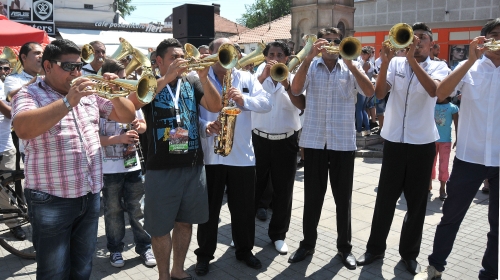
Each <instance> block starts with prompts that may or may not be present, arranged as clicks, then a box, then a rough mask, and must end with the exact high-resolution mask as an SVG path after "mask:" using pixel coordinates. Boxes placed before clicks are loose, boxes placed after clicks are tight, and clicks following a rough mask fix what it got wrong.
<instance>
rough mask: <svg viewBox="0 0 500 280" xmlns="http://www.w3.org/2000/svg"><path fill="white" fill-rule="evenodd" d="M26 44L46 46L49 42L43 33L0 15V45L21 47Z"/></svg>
mask: <svg viewBox="0 0 500 280" xmlns="http://www.w3.org/2000/svg"><path fill="white" fill-rule="evenodd" d="M27 42H38V43H40V44H48V43H50V40H49V36H48V35H47V33H46V32H45V31H43V30H40V29H37V28H33V27H31V26H28V25H24V24H21V23H17V22H15V21H11V20H8V19H7V18H6V17H5V16H2V15H0V45H1V46H22V45H24V43H27Z"/></svg>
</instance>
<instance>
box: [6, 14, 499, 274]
mask: <svg viewBox="0 0 500 280" xmlns="http://www.w3.org/2000/svg"><path fill="white" fill-rule="evenodd" d="M412 29H413V33H414V37H413V41H412V42H411V43H410V44H409V45H408V47H407V48H406V49H404V50H395V49H393V48H391V47H390V46H387V45H384V46H383V47H382V50H381V51H380V54H379V57H378V59H377V60H374V59H373V58H374V54H375V49H374V48H373V47H370V46H365V47H363V48H362V50H361V55H360V56H359V58H358V59H354V60H350V59H343V58H342V56H341V55H339V53H335V52H333V53H332V52H330V51H328V50H327V49H326V48H324V46H325V45H334V46H338V45H339V44H340V42H341V41H342V40H343V39H344V34H342V32H341V31H340V30H339V29H337V28H334V27H330V28H323V29H321V30H319V32H318V34H317V38H318V39H317V40H316V41H315V42H314V43H313V44H312V45H311V46H310V51H309V52H308V53H306V54H305V55H304V57H302V58H301V65H300V67H299V68H298V70H297V71H296V72H293V73H290V74H288V77H287V78H286V79H283V80H280V81H277V80H276V78H274V76H273V75H272V71H271V70H272V69H273V66H275V65H277V64H278V63H287V61H290V59H291V58H292V57H293V56H292V54H294V52H293V49H291V48H290V44H287V42H282V41H275V42H271V43H268V44H267V45H266V47H265V49H264V50H263V55H264V57H265V61H264V62H263V63H262V64H261V65H260V66H258V67H256V68H255V69H254V68H253V65H251V66H249V67H245V68H244V69H242V70H237V69H235V68H229V69H227V67H226V68H225V67H224V66H225V65H222V64H221V63H215V64H213V65H211V66H208V67H205V68H203V69H201V68H200V69H199V70H196V71H193V72H191V73H186V69H187V68H188V61H187V60H186V59H185V55H186V53H185V50H184V49H183V46H182V45H181V44H180V42H179V41H178V40H176V39H173V38H172V39H165V40H163V41H162V42H161V43H160V44H159V45H158V46H157V47H156V49H155V51H154V52H153V53H152V54H151V55H150V60H151V65H152V68H151V69H141V70H137V71H135V73H134V74H132V75H130V76H129V77H127V75H126V73H125V67H126V66H127V64H128V62H129V61H128V60H127V58H123V59H122V60H115V59H113V58H111V57H108V56H106V46H105V45H104V44H103V43H101V42H99V41H93V42H91V43H90V45H91V46H92V48H93V50H94V54H95V55H94V59H93V61H91V62H90V63H88V64H86V65H84V64H83V63H82V58H81V49H80V48H79V47H78V46H77V45H76V44H74V43H73V42H72V41H70V40H66V39H57V40H54V41H52V42H51V43H50V44H49V45H47V46H46V47H45V49H42V47H41V46H40V44H38V43H34V42H28V43H26V44H25V45H23V46H22V47H21V49H20V52H19V60H20V61H21V63H22V66H23V70H22V72H20V73H10V71H11V67H12V65H10V63H9V61H8V60H0V77H1V81H2V82H1V83H0V86H1V87H3V89H4V92H5V95H2V101H1V102H0V112H1V113H2V114H1V115H0V126H1V131H0V137H1V139H0V148H1V150H0V152H1V155H2V158H1V163H0V169H2V170H13V169H14V167H13V162H15V154H16V148H15V147H14V145H13V140H12V135H11V133H10V127H11V126H12V127H13V128H14V131H15V135H16V136H17V137H19V138H20V139H21V141H20V147H19V150H20V151H19V152H20V153H21V154H22V157H23V162H24V172H25V177H26V179H25V181H24V195H25V198H26V201H27V205H28V210H29V216H30V222H31V225H32V229H33V236H32V239H33V240H32V241H33V245H34V247H35V250H36V261H37V271H36V275H37V279H68V278H71V279H89V278H90V275H91V270H92V258H93V255H94V252H95V249H96V240H97V225H98V219H99V212H100V205H101V199H100V198H101V196H102V204H103V208H104V221H105V229H106V230H105V232H106V238H107V249H108V250H109V260H110V264H111V265H113V266H115V267H122V266H123V265H124V262H125V260H124V259H123V256H122V251H123V247H124V243H123V238H124V236H125V215H124V214H125V212H127V214H128V218H129V224H130V226H131V229H132V233H133V236H134V243H135V251H136V253H137V254H139V255H140V257H141V258H142V260H143V262H144V264H145V265H146V266H148V267H153V266H157V268H158V273H159V275H158V277H159V279H194V275H190V274H188V273H187V272H186V270H185V267H184V261H185V259H186V255H187V252H188V250H189V244H190V242H191V236H192V225H193V224H198V228H197V234H196V237H197V245H198V247H197V248H196V249H195V250H194V253H195V254H196V258H197V262H196V265H195V273H196V274H197V275H198V276H203V275H206V274H207V273H209V271H210V267H211V265H210V261H211V260H213V259H214V254H215V251H216V247H217V235H218V223H219V215H220V211H221V206H222V201H223V197H224V194H227V201H228V207H229V211H230V214H231V232H232V238H233V242H232V246H234V248H235V251H234V252H235V257H236V259H237V260H239V261H241V262H243V263H245V264H246V265H247V266H248V267H250V268H254V269H260V268H261V267H262V264H261V262H260V260H259V259H258V258H257V257H256V256H255V255H254V254H253V252H252V250H253V247H254V240H255V218H256V216H257V217H258V218H259V219H266V218H267V213H265V212H264V213H262V212H261V210H262V209H264V210H265V208H263V207H262V206H261V205H262V201H263V200H268V203H271V204H272V210H273V214H272V217H271V221H270V223H269V229H268V236H269V241H270V242H271V243H272V244H273V245H274V248H275V249H276V251H277V252H279V253H280V254H283V255H285V254H287V253H288V251H289V249H288V245H287V242H286V237H287V232H288V229H289V225H290V220H291V211H292V194H293V187H294V180H295V173H296V170H297V166H298V164H301V165H302V164H303V166H304V212H303V228H302V231H303V236H304V238H303V240H302V241H300V243H299V244H297V245H296V248H297V250H296V251H295V252H293V253H292V254H291V256H290V257H289V259H288V262H289V263H292V264H291V265H293V263H297V262H301V261H303V260H304V259H306V258H307V257H308V256H310V255H313V254H314V253H315V247H316V241H317V238H318V231H317V228H318V224H319V221H320V217H321V212H322V208H323V202H324V198H325V194H326V191H327V186H328V178H329V182H330V187H331V191H332V194H333V197H334V199H335V204H336V218H337V223H336V224H337V240H336V242H335V244H336V249H337V251H338V256H339V258H340V259H341V260H342V263H343V264H344V266H345V267H346V268H347V269H351V270H353V269H356V268H357V267H358V266H367V265H370V264H371V263H372V262H373V261H374V260H376V259H382V258H384V254H385V251H386V249H387V246H386V240H387V237H388V235H389V232H390V228H391V224H392V220H393V216H394V212H395V207H396V203H397V200H398V199H399V197H400V195H401V194H404V196H405V198H406V201H407V205H408V210H407V211H406V214H405V218H404V221H403V226H402V229H401V237H400V243H399V254H400V255H401V259H402V261H403V263H404V264H405V266H406V269H407V270H408V272H409V273H411V274H412V275H415V279H435V278H440V277H441V275H442V274H443V271H444V270H445V266H446V259H447V258H448V257H449V255H450V253H451V250H452V247H453V243H454V240H455V237H456V235H457V232H458V229H459V227H460V224H461V222H462V220H463V218H464V216H465V214H466V213H467V210H468V207H469V205H470V203H471V202H472V200H473V199H474V196H475V194H476V192H477V190H478V189H479V187H480V186H481V184H482V182H483V181H484V180H485V179H487V180H488V182H489V193H490V200H489V212H488V221H489V223H490V230H489V232H488V235H487V245H486V251H485V253H484V257H483V261H482V269H480V271H479V276H478V277H479V279H496V278H498V219H499V218H498V212H499V210H498V209H499V208H498V207H499V205H498V199H499V193H498V186H499V182H498V175H499V166H500V145H499V144H498V141H497V140H496V139H498V138H500V131H499V130H496V129H495V125H494V124H495V123H496V121H498V120H499V119H498V111H500V99H499V98H500V97H499V96H498V92H499V90H498V89H499V88H500V79H499V78H500V51H499V50H494V49H488V48H487V47H484V46H483V44H484V42H485V40H486V39H489V38H494V39H495V40H500V18H497V19H495V20H492V21H490V22H488V23H486V24H485V25H484V27H483V29H482V31H481V36H479V37H476V38H474V39H473V40H472V42H470V45H469V48H468V50H467V51H468V53H467V54H465V56H464V57H465V58H466V60H463V61H462V62H460V63H459V64H457V65H456V66H455V67H454V69H453V71H452V69H449V68H448V65H447V64H446V63H445V62H443V61H440V60H439V59H438V58H437V54H439V46H438V45H437V44H435V42H434V41H433V33H432V30H431V29H430V28H429V27H428V26H427V25H426V24H425V23H421V22H418V23H415V24H413V25H412ZM225 44H232V42H231V41H230V40H229V39H227V38H219V39H216V40H214V41H213V42H211V43H210V44H209V45H208V46H207V45H203V46H199V48H198V49H199V51H200V54H201V57H204V56H207V55H210V54H216V53H217V52H218V50H219V47H220V46H221V45H225ZM436 46H437V47H436ZM236 49H237V50H238V51H239V52H240V49H239V48H236ZM453 52H454V53H457V54H462V55H464V52H465V48H460V50H459V49H458V47H457V48H456V49H454V50H453ZM241 56H243V54H240V57H241ZM254 70H255V71H254ZM141 71H142V72H141ZM144 72H145V73H153V75H154V76H155V77H156V83H157V88H156V91H155V92H154V99H153V100H152V102H150V103H147V102H144V100H142V99H140V98H139V97H138V95H137V94H135V93H131V94H130V95H129V96H128V97H116V98H112V99H106V98H103V97H101V96H100V95H98V94H97V93H98V92H97V91H98V90H97V88H96V87H95V83H96V82H95V81H94V80H91V79H89V78H86V77H85V75H83V76H82V74H85V73H87V74H98V73H102V77H103V79H104V80H109V81H112V80H114V79H117V78H119V79H127V78H132V79H134V78H138V77H140V76H141V74H142V73H144ZM113 86H115V85H113V83H112V82H110V87H113ZM457 93H459V94H460V96H461V100H462V102H461V106H460V109H459V108H458V106H455V105H454V104H452V103H451V102H450V101H451V100H450V96H454V95H457ZM389 94H390V97H389V98H388V95H389ZM226 101H231V102H232V103H233V105H232V107H231V108H232V109H233V110H235V109H237V111H239V114H238V115H237V117H236V120H235V127H236V129H235V130H234V138H233V139H229V140H227V142H232V149H231V152H230V153H229V155H220V154H217V153H214V143H215V142H216V139H219V135H220V134H221V133H225V132H227V127H226V125H227V123H226V122H225V121H224V120H223V119H221V113H220V112H221V110H222V109H223V107H224V106H227V105H224V104H227V103H226ZM458 115H460V118H458ZM300 116H302V117H300ZM301 118H302V119H301ZM377 120H378V121H379V123H378V124H377ZM452 123H454V124H455V131H456V135H455V143H454V144H453V147H455V145H456V157H455V158H454V160H453V167H452V170H451V174H449V172H448V162H449V157H450V151H451V149H452V142H453V140H452V139H453V138H452V135H451V134H452V128H451V125H452ZM376 125H378V126H379V129H378V133H379V134H380V136H381V137H382V138H383V139H384V149H383V159H382V167H381V171H380V179H379V182H378V191H377V198H376V202H375V206H374V207H375V209H374V214H373V218H372V227H371V231H370V237H369V240H368V243H367V244H366V250H365V253H364V254H363V255H361V256H357V257H356V256H354V254H353V248H352V247H353V246H352V244H351V237H352V233H351V202H352V188H353V179H354V168H355V166H354V162H355V151H356V148H357V147H356V137H362V136H366V135H369V134H370V133H371V132H370V130H371V129H372V128H373V127H374V126H376ZM299 132H300V133H299ZM219 141H220V139H219ZM227 142H226V143H227ZM495 143H496V144H495ZM138 147H142V149H141V148H138ZM299 147H301V149H302V151H303V154H302V156H301V161H300V162H299V163H298V162H297V155H298V152H299ZM141 151H142V154H141ZM438 157H439V161H437V159H438ZM437 162H438V163H439V176H437V178H438V180H439V181H440V199H441V200H443V201H444V204H443V216H442V218H441V222H440V223H439V225H438V226H437V229H436V233H435V237H434V245H433V251H432V254H431V255H430V256H429V258H428V261H429V265H428V266H427V267H426V268H425V269H422V268H421V267H420V264H419V263H418V262H417V257H418V255H419V253H420V246H421V243H422V232H423V225H424V220H425V212H426V205H427V201H428V192H429V189H430V188H432V179H434V178H436V171H435V165H436V164H437ZM429 181H430V182H431V185H430V186H429ZM1 195H2V193H0V196H1ZM143 197H144V209H141V199H142V198H143ZM0 201H2V199H1V197H0ZM0 207H2V208H3V207H8V205H0ZM266 207H267V206H266ZM142 219H144V224H142ZM8 226H9V227H10V229H11V232H12V234H13V235H14V236H15V237H16V238H18V239H24V238H26V234H25V233H24V232H23V229H22V227H20V226H19V225H17V224H16V223H15V222H11V223H10V224H9V225H8ZM331 249H333V248H331ZM171 255H172V257H173V263H172V264H170V260H171Z"/></svg>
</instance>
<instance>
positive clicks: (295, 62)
mask: <svg viewBox="0 0 500 280" xmlns="http://www.w3.org/2000/svg"><path fill="white" fill-rule="evenodd" d="M302 39H303V40H304V41H306V45H305V46H304V48H303V49H302V50H301V51H300V52H299V53H298V54H297V55H294V56H292V59H290V61H289V62H288V69H289V70H290V72H294V71H295V70H296V68H297V67H298V66H299V65H300V64H301V63H302V61H303V60H304V58H305V57H306V56H307V55H308V54H309V52H310V51H311V48H312V46H313V44H314V42H316V41H317V40H318V37H316V35H314V34H308V35H304V37H303V38H302Z"/></svg>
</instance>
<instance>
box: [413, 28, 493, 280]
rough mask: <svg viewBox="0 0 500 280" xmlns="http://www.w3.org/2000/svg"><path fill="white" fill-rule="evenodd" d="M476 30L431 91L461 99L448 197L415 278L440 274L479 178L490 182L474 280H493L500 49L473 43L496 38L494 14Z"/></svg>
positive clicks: (473, 195) (447, 188)
mask: <svg viewBox="0 0 500 280" xmlns="http://www.w3.org/2000/svg"><path fill="white" fill-rule="evenodd" d="M481 34H482V36H481V37H476V38H474V40H473V41H472V42H471V43H470V45H469V58H468V59H467V60H465V61H463V62H462V63H460V64H459V65H458V66H457V67H456V68H455V70H454V71H453V72H452V73H451V74H450V75H449V76H448V77H446V78H445V79H444V80H443V81H442V82H441V84H440V85H439V86H438V88H437V90H436V95H437V96H438V97H439V98H440V99H442V98H445V97H447V96H449V95H450V94H451V93H452V92H454V91H457V90H459V91H460V92H461V94H462V100H463V101H464V102H463V103H462V104H461V106H460V119H459V121H458V127H459V129H458V135H457V152H456V156H455V159H454V161H453V169H452V170H451V175H450V178H449V179H448V182H447V186H446V190H447V192H448V197H447V198H446V200H445V202H444V204H443V217H441V222H440V223H439V225H438V226H437V228H436V233H435V235H434V246H433V248H432V254H431V255H430V256H429V266H428V267H427V271H425V272H422V273H421V274H419V275H418V276H417V277H415V279H435V278H441V276H442V274H443V271H444V270H445V265H446V259H447V258H448V256H449V255H450V253H451V251H452V248H453V243H454V242H455V238H456V236H457V233H458V230H459V228H460V224H461V223H462V221H463V219H464V217H465V214H466V213H467V210H469V207H470V204H471V203H472V201H473V200H474V197H475V196H476V194H477V191H478V189H479V187H480V186H481V183H482V181H483V180H484V179H485V178H486V179H488V182H489V183H490V196H489V198H490V199H489V210H488V222H489V224H490V231H489V232H488V234H487V243H486V250H485V252H484V256H483V260H482V266H483V269H481V270H480V272H479V279H497V278H498V209H499V208H498V173H499V166H500V145H499V142H498V139H500V131H499V130H498V129H495V126H494V125H493V124H494V123H496V122H497V120H498V112H499V111H500V97H499V96H498V89H499V88H500V82H499V81H500V72H499V70H500V51H498V50H497V51H493V50H489V49H485V48H482V47H479V45H480V44H483V43H484V41H485V39H491V38H493V39H495V40H497V41H498V40H500V18H496V19H494V20H492V21H489V22H488V23H486V25H485V26H484V27H483V29H482V30H481ZM481 55H483V56H482V57H481ZM481 240H483V239H481Z"/></svg>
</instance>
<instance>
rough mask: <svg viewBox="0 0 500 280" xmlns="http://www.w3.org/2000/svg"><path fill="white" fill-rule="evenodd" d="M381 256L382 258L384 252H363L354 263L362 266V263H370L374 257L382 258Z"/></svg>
mask: <svg viewBox="0 0 500 280" xmlns="http://www.w3.org/2000/svg"><path fill="white" fill-rule="evenodd" d="M383 258H384V254H380V255H376V254H372V253H370V252H365V253H364V254H363V255H362V256H361V257H359V259H358V260H357V261H356V263H357V264H358V265H359V266H363V265H368V264H371V263H372V262H373V261H374V260H376V259H383Z"/></svg>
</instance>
